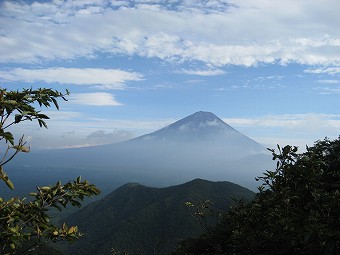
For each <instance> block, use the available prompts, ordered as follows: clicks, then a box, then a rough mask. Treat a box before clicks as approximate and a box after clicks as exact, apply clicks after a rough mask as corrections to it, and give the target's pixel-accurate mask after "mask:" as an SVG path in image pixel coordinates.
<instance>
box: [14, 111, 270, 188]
mask: <svg viewBox="0 0 340 255" xmlns="http://www.w3.org/2000/svg"><path fill="white" fill-rule="evenodd" d="M265 151H266V150H265V148H264V147H263V146H262V145H261V144H259V143H257V142H255V141H254V140H252V139H250V138H249V137H247V136H245V135H243V134H242V133H240V132H239V131H237V130H235V129H234V128H232V127H231V126H229V125H228V124H227V123H225V122H224V121H223V120H221V119H220V118H218V117H217V116H216V115H214V114H213V113H210V112H203V111H200V112H196V113H194V114H192V115H190V116H187V117H185V118H183V119H181V120H178V121H176V122H175V123H173V124H170V125H169V126H167V127H164V128H162V129H160V130H157V131H155V132H153V133H150V134H147V135H144V136H140V137H137V138H134V139H131V140H128V141H125V142H119V143H115V144H107V145H101V146H93V147H84V148H74V149H64V150H47V151H36V152H34V151H32V152H31V153H29V154H27V155H20V157H18V160H16V161H15V163H16V164H17V165H19V166H20V167H21V166H25V172H27V173H30V171H31V172H32V171H33V172H36V171H37V170H40V169H44V170H43V171H44V173H45V172H47V171H51V170H49V169H53V171H57V172H58V171H59V170H58V169H61V170H62V171H63V172H68V170H67V169H70V171H69V172H70V175H69V176H71V172H72V173H75V172H77V173H82V172H83V173H84V174H81V175H83V176H84V177H85V178H87V179H90V180H94V181H96V183H97V184H98V185H99V187H101V188H102V189H104V190H106V191H110V190H108V189H110V187H112V186H111V185H110V182H118V183H120V184H122V183H126V182H131V181H133V182H139V183H145V184H147V185H157V186H168V185H174V184H178V183H182V182H185V181H188V180H191V179H194V178H203V179H210V180H229V181H232V182H234V183H238V184H240V185H243V186H245V187H249V188H251V189H253V190H255V189H256V187H257V183H256V182H255V177H257V176H258V175H260V174H262V173H263V172H264V171H265V170H266V169H268V166H270V165H271V163H272V162H271V157H270V156H269V155H266V154H264V152H265ZM250 158H251V160H248V159H250ZM57 172H53V173H52V172H51V175H55V174H57ZM34 175H35V173H34V174H31V175H30V176H34ZM62 176H64V175H62ZM66 177H67V176H65V178H66ZM18 178H21V176H20V175H19V177H18ZM70 178H71V177H69V178H68V179H70ZM72 178H74V177H73V175H72ZM53 181H54V179H53ZM106 188H107V189H106Z"/></svg>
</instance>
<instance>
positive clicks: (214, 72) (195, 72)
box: [178, 69, 225, 76]
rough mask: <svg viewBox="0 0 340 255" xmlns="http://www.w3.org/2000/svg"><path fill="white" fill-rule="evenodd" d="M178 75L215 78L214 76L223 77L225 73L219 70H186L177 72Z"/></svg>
mask: <svg viewBox="0 0 340 255" xmlns="http://www.w3.org/2000/svg"><path fill="white" fill-rule="evenodd" d="M178 72H179V73H183V74H190V75H198V76H215V75H223V74H225V71H223V70H221V69H213V70H186V69H182V70H181V71H178Z"/></svg>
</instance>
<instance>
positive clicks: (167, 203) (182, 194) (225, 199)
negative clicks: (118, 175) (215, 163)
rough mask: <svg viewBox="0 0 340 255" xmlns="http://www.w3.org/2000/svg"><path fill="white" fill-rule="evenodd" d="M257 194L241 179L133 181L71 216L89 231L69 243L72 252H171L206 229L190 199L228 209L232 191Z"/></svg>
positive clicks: (237, 194)
mask: <svg viewBox="0 0 340 255" xmlns="http://www.w3.org/2000/svg"><path fill="white" fill-rule="evenodd" d="M253 196H254V193H253V192H252V191H250V190H248V189H246V188H243V187H241V186H239V185H236V184H233V183H230V182H211V181H206V180H202V179H195V180H193V181H190V182H187V183H185V184H181V185H177V186H172V187H167V188H150V187H146V186H143V185H140V184H134V183H129V184H126V185H123V186H121V187H120V188H118V189H116V190H115V191H113V192H112V193H110V194H109V195H107V196H106V197H104V198H103V199H101V200H99V201H97V202H94V203H92V204H90V205H88V206H86V207H85V208H83V209H81V210H80V211H78V212H76V213H74V214H73V215H71V216H69V217H68V218H67V219H66V222H67V223H68V224H76V225H77V226H79V229H80V230H81V232H83V233H84V234H85V235H84V236H83V237H82V238H81V239H79V241H77V242H76V243H75V244H73V245H71V246H70V247H68V248H67V254H91V255H94V254H98V255H99V254H110V250H111V248H114V249H115V250H117V251H128V252H129V254H148V255H149V254H166V253H168V252H170V251H172V250H174V248H175V247H176V244H177V243H178V241H179V240H181V239H183V238H185V237H189V236H195V235H198V234H199V233H202V228H201V227H200V226H199V225H198V224H197V222H196V221H195V220H194V219H193V218H192V217H191V216H190V213H189V211H188V209H187V208H186V206H185V202H187V201H191V202H193V203H199V202H202V201H204V200H207V199H209V200H211V201H212V202H214V204H215V209H216V210H226V209H228V208H230V206H231V205H232V204H233V201H232V197H237V198H244V199H247V200H250V199H252V197H253ZM215 220H217V219H215Z"/></svg>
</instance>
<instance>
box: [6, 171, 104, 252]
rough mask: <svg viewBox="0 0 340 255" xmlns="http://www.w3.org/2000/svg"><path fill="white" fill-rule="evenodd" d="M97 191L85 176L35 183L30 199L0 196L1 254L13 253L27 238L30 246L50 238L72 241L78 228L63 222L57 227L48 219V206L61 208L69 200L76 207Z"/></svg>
mask: <svg viewBox="0 0 340 255" xmlns="http://www.w3.org/2000/svg"><path fill="white" fill-rule="evenodd" d="M99 193H100V191H99V190H98V189H97V188H96V187H95V186H94V185H92V184H89V183H88V182H87V181H86V180H85V181H81V179H80V177H79V178H77V180H76V181H73V182H68V183H66V184H65V185H62V184H61V182H60V181H59V182H57V183H56V185H54V186H45V187H37V192H32V193H30V194H29V195H30V196H32V197H33V199H32V200H31V201H27V200H25V199H18V198H11V199H9V200H8V201H4V200H3V199H2V198H0V236H1V238H0V247H1V248H0V249H1V254H13V253H15V252H16V250H17V249H18V248H20V245H21V244H22V243H23V242H25V241H30V243H32V247H34V248H35V247H37V246H39V245H40V244H42V243H44V242H45V241H46V240H51V241H53V242H56V241H59V240H67V241H69V242H73V241H74V240H75V239H77V238H78V237H79V236H80V233H78V228H77V227H75V226H72V227H68V226H67V225H66V224H63V225H62V226H61V227H58V226H56V225H54V224H52V223H51V222H50V217H49V215H48V214H47V213H48V211H49V210H50V209H51V208H57V209H59V210H61V207H60V206H63V207H66V205H68V204H71V205H73V206H78V207H80V201H82V200H83V199H84V197H89V196H93V195H97V194H99Z"/></svg>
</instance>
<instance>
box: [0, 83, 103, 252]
mask: <svg viewBox="0 0 340 255" xmlns="http://www.w3.org/2000/svg"><path fill="white" fill-rule="evenodd" d="M66 94H68V92H67V93H66ZM64 96H65V95H64V94H62V93H60V92H58V91H54V90H51V89H45V88H44V89H38V90H33V89H25V90H23V91H7V90H6V89H1V88H0V142H1V146H2V148H1V151H0V153H1V154H2V155H1V160H0V180H2V181H3V182H4V183H5V184H6V185H7V187H8V188H9V189H12V190H13V189H14V184H13V182H12V181H11V179H10V177H9V175H8V174H7V173H6V171H5V169H4V166H5V165H6V164H7V163H8V162H10V161H11V160H12V159H13V158H14V157H15V156H16V155H17V154H18V153H20V152H26V153H27V152H29V150H30V148H29V147H27V146H26V142H25V140H24V136H22V137H21V138H19V139H18V140H17V141H16V139H15V137H14V136H13V134H12V132H10V131H8V129H10V127H11V126H12V125H17V124H20V123H22V122H24V121H34V120H36V121H37V122H38V124H39V126H40V127H46V128H47V124H46V122H45V120H46V119H49V117H48V116H46V115H45V114H42V113H41V112H40V111H37V110H36V105H39V106H40V107H41V106H45V107H51V106H52V105H54V106H55V107H56V108H57V109H59V105H58V103H57V99H58V98H63V99H64V100H66V99H65V97H64ZM98 193H99V190H98V189H97V188H96V186H94V185H92V184H89V183H88V182H87V181H86V180H85V181H82V180H81V178H80V177H78V178H77V180H75V181H73V182H68V183H66V184H64V185H63V184H62V183H61V182H60V181H58V182H57V183H56V184H55V185H54V186H45V187H37V190H36V192H32V193H30V194H29V196H30V199H25V198H24V199H20V198H17V197H12V198H10V199H8V200H5V199H3V198H2V197H1V194H0V253H1V254H18V253H22V254H27V253H29V252H35V250H36V249H37V248H39V247H40V246H42V245H44V244H46V243H47V242H48V241H53V242H57V241H61V240H67V241H69V242H73V241H74V240H75V239H77V238H78V237H79V236H80V233H79V232H78V228H77V226H71V227H68V226H67V225H66V224H62V225H61V226H57V225H55V224H53V223H51V221H50V217H49V215H48V212H49V210H50V209H51V208H57V209H58V210H62V207H66V206H67V205H68V204H71V205H72V206H78V207H80V205H81V204H80V201H81V200H83V198H84V197H86V196H93V195H97V194H98ZM51 251H52V250H51V249H50V250H49V253H50V254H52V253H51ZM38 254H39V253H38Z"/></svg>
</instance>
